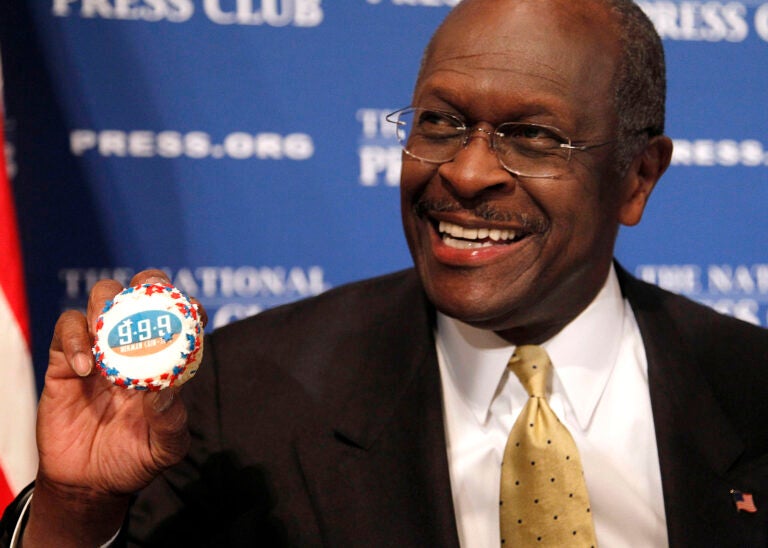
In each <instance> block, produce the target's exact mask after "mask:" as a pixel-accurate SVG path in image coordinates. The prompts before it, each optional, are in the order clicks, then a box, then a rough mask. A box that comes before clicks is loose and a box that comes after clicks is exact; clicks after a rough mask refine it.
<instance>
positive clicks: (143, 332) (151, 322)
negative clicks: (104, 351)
mask: <svg viewBox="0 0 768 548" xmlns="http://www.w3.org/2000/svg"><path fill="white" fill-rule="evenodd" d="M180 333H181V320H180V319H179V318H178V317H176V316H175V315H174V314H171V313H169V312H167V311H165V310H146V311H143V312H136V313H135V314H131V315H130V316H127V317H125V318H123V319H122V320H121V321H120V322H118V323H117V324H116V325H115V326H114V327H113V328H112V330H111V331H110V332H109V335H108V336H107V344H108V345H109V347H110V348H111V349H112V350H113V351H114V352H116V353H118V354H121V355H123V356H148V355H150V354H156V353H157V352H162V351H163V350H165V349H166V348H168V347H169V346H170V345H172V344H173V342H174V341H175V340H176V339H178V338H179V335H180Z"/></svg>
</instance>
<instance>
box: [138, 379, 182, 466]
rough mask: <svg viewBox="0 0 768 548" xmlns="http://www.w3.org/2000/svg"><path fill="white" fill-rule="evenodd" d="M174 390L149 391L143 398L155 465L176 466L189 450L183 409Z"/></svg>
mask: <svg viewBox="0 0 768 548" xmlns="http://www.w3.org/2000/svg"><path fill="white" fill-rule="evenodd" d="M178 390H179V389H177V388H168V389H166V390H161V391H159V392H153V393H150V394H148V395H147V397H146V398H144V416H145V417H146V419H147V423H148V424H149V443H150V448H151V451H152V456H153V458H154V460H155V464H156V465H157V466H158V467H160V468H166V467H168V466H171V465H173V464H176V463H177V462H178V461H179V460H180V459H181V458H182V457H183V456H184V455H185V454H186V453H187V450H188V449H189V442H190V436H189V429H188V428H187V409H186V407H185V406H184V403H183V402H182V400H181V397H180V396H179V394H178Z"/></svg>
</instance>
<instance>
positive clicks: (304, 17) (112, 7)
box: [51, 0, 324, 27]
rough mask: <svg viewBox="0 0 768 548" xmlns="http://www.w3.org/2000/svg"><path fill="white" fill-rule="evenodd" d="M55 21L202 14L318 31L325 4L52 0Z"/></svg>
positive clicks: (312, 0) (227, 21)
mask: <svg viewBox="0 0 768 548" xmlns="http://www.w3.org/2000/svg"><path fill="white" fill-rule="evenodd" d="M51 12H52V13H53V15H54V16H56V17H83V18H86V19H119V20H128V21H146V22H151V23H154V22H158V21H170V22H171V23H183V22H185V21H188V20H189V19H190V18H192V16H194V15H195V13H202V14H203V15H204V16H205V17H206V18H207V19H208V20H209V21H211V22H212V23H215V24H217V25H267V26H270V27H285V26H294V27H316V26H318V25H320V23H322V22H323V16H324V14H323V8H322V0H52V6H51Z"/></svg>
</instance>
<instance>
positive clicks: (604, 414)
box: [437, 269, 668, 548]
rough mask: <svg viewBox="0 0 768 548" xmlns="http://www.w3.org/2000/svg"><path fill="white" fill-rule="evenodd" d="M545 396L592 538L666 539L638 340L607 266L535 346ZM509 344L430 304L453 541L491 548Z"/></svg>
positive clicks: (510, 406) (508, 411) (508, 400)
mask: <svg viewBox="0 0 768 548" xmlns="http://www.w3.org/2000/svg"><path fill="white" fill-rule="evenodd" d="M542 346H543V347H544V348H545V349H546V350H547V352H548V353H549V356H550V358H551V360H552V365H553V370H554V372H553V378H552V382H551V393H550V396H549V402H550V406H551V407H552V410H553V411H554V412H555V413H556V414H557V416H558V417H559V418H560V420H561V421H562V422H563V423H564V424H565V425H566V427H567V428H568V430H569V431H570V432H571V435H572V436H573V439H574V441H575V442H576V445H577V447H578V448H579V453H580V455H581V460H582V464H583V466H584V475H585V478H586V482H587V490H588V491H589V497H590V504H591V507H592V515H593V519H594V522H595V530H596V534H597V540H598V542H599V543H600V546H602V547H609V548H614V547H619V548H620V547H625V546H626V547H632V548H642V547H653V548H656V547H664V546H667V545H668V543H667V532H666V519H665V516H664V501H663V498H662V490H661V475H660V471H659V461H658V456H657V447H656V437H655V433H654V427H653V416H652V413H651V402H650V395H649V392H648V374H647V369H648V368H647V361H646V357H645V349H644V347H643V342H642V338H641V336H640V331H639V329H638V327H637V323H636V321H635V317H634V314H633V313H632V310H631V308H630V306H629V304H628V303H627V302H625V301H624V299H623V298H622V295H621V290H620V288H619V283H618V279H617V278H616V273H615V271H614V270H613V269H611V272H610V274H609V276H608V279H607V281H606V283H605V286H604V287H603V289H602V290H601V291H600V293H599V294H598V295H597V297H596V298H595V300H594V301H593V302H592V303H591V304H590V305H589V306H588V307H587V308H586V309H585V310H584V311H583V312H582V313H581V314H580V315H579V316H578V317H577V318H576V319H575V320H573V321H572V322H571V323H570V324H568V325H567V326H566V327H565V328H564V329H563V330H562V331H561V332H560V333H558V334H557V335H556V336H555V337H553V338H552V339H550V340H549V341H547V342H546V343H544V344H543V345H542ZM513 350H514V346H512V345H510V344H509V343H508V342H506V341H505V340H503V339H502V338H501V337H499V336H498V335H496V334H495V333H493V332H491V331H487V330H481V329H475V328H472V327H470V326H467V325H466V324H463V323H461V322H459V321H457V320H454V319H452V318H448V317H447V316H444V315H442V314H438V322H437V352H438V360H439V363H440V373H441V378H442V385H443V401H444V414H445V423H446V436H447V444H448V463H449V468H450V474H451V488H452V491H453V503H454V508H455V511H456V520H457V526H458V531H459V539H460V541H461V546H462V547H464V548H490V547H493V548H497V547H498V546H499V544H500V536H499V482H500V479H501V460H502V456H503V454H504V446H505V445H506V442H507V437H508V435H509V431H510V430H511V428H512V425H513V423H514V422H515V419H516V418H517V415H518V414H519V413H520V410H521V409H522V408H523V406H524V405H525V403H526V401H527V400H528V394H527V393H526V392H525V389H524V388H523V387H522V385H521V384H520V382H519V381H518V380H517V377H516V376H515V375H514V374H513V373H509V372H508V371H507V368H506V365H507V361H508V360H509V357H510V356H511V355H512V351H513Z"/></svg>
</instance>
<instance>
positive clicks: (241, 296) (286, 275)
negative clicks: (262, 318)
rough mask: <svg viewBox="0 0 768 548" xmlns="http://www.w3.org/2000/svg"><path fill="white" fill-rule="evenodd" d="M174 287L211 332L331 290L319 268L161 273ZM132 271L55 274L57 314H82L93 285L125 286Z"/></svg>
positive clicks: (208, 268)
mask: <svg viewBox="0 0 768 548" xmlns="http://www.w3.org/2000/svg"><path fill="white" fill-rule="evenodd" d="M163 270H164V271H165V272H166V273H167V274H168V275H169V276H170V278H171V281H172V283H173V285H175V286H176V287H178V288H179V289H181V290H182V291H184V292H185V293H186V294H187V295H190V296H193V297H196V298H197V299H199V300H200V302H202V303H203V306H205V309H206V311H207V312H208V317H209V319H210V327H212V328H217V327H221V326H222V325H225V324H227V323H229V322H232V321H234V320H238V319H240V318H245V317H247V316H252V315H253V314H257V313H259V312H261V311H262V310H266V309H267V308H272V307H274V306H277V305H280V304H284V303H287V302H291V301H295V300H297V299H301V298H304V297H312V296H314V295H319V294H320V293H322V292H324V291H326V290H328V289H330V288H331V287H332V286H331V284H329V283H328V282H327V281H326V279H325V269H324V268H323V267H321V266H308V267H301V266H249V265H247V266H205V267H199V268H179V269H177V270H174V269H170V268H163ZM134 274H136V271H135V270H134V269H132V268H129V267H118V268H65V269H62V270H60V271H59V280H60V281H61V282H62V283H63V284H64V294H63V296H62V299H61V307H60V308H61V310H62V311H63V310H66V309H70V308H79V309H81V310H82V309H84V308H85V307H86V306H87V304H88V294H89V292H90V290H91V288H92V287H93V286H94V284H96V282H97V281H99V280H101V279H105V278H111V279H114V280H117V281H118V282H120V283H121V284H122V285H123V286H127V285H128V284H129V283H130V281H131V278H132V277H133V275H134Z"/></svg>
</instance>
